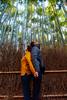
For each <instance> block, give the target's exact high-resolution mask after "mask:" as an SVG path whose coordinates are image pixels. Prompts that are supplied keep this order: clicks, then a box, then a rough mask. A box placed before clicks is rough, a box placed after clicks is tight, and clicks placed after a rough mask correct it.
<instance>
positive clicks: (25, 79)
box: [21, 75, 31, 100]
mask: <svg viewBox="0 0 67 100" xmlns="http://www.w3.org/2000/svg"><path fill="white" fill-rule="evenodd" d="M21 81H22V88H23V89H22V90H23V93H24V100H31V97H30V96H31V95H30V81H31V76H30V75H24V76H21Z"/></svg>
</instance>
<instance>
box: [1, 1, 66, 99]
mask: <svg viewBox="0 0 67 100" xmlns="http://www.w3.org/2000/svg"><path fill="white" fill-rule="evenodd" d="M31 41H38V43H39V44H40V46H41V48H40V49H41V53H42V57H43V61H44V63H45V65H46V68H45V72H44V73H45V74H44V76H43V79H42V88H41V99H40V100H67V0H0V100H24V96H23V93H22V88H21V87H22V86H21V80H20V67H21V58H22V57H23V55H24V53H25V50H26V48H27V45H29V44H30V43H31ZM31 85H32V84H31ZM31 90H32V86H31Z"/></svg>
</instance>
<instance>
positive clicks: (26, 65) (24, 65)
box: [21, 46, 38, 100]
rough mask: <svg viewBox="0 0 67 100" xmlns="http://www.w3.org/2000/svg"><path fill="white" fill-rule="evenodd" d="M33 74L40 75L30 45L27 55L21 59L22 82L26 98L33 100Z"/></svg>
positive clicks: (25, 99) (26, 99)
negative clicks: (33, 61)
mask: <svg viewBox="0 0 67 100" xmlns="http://www.w3.org/2000/svg"><path fill="white" fill-rule="evenodd" d="M32 74H33V76H34V77H38V72H36V70H35V68H34V67H33V64H32V61H31V49H30V46H28V47H27V50H26V52H25V55H24V56H23V57H22V59H21V82H22V85H23V93H24V100H31V95H30V81H31V75H32Z"/></svg>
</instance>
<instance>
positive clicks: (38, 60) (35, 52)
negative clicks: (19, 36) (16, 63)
mask: <svg viewBox="0 0 67 100" xmlns="http://www.w3.org/2000/svg"><path fill="white" fill-rule="evenodd" d="M30 45H31V55H32V63H33V66H34V68H35V70H36V71H37V72H38V77H37V78H35V77H34V78H33V100H39V96H40V88H41V81H42V75H43V74H44V70H45V66H44V65H43V61H42V56H41V51H40V45H39V44H38V42H31V44H30Z"/></svg>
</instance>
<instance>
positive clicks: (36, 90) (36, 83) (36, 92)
mask: <svg viewBox="0 0 67 100" xmlns="http://www.w3.org/2000/svg"><path fill="white" fill-rule="evenodd" d="M41 81H42V74H41V73H40V74H39V77H38V78H34V79H33V99H32V100H40V89H41Z"/></svg>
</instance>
